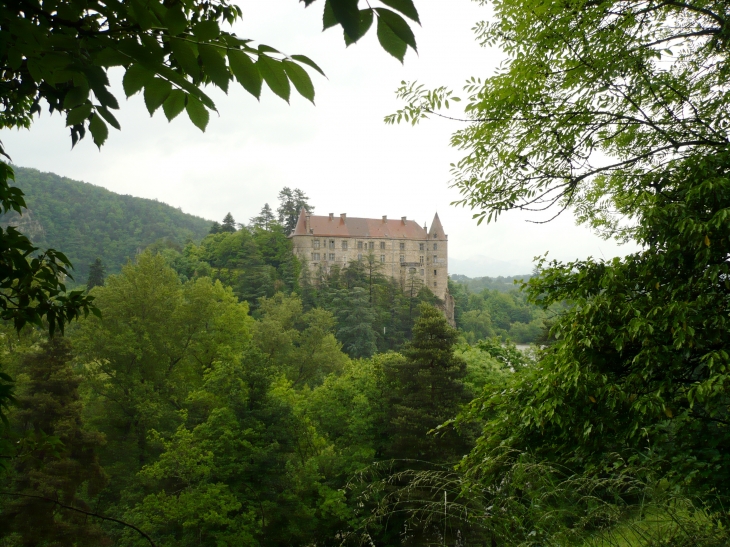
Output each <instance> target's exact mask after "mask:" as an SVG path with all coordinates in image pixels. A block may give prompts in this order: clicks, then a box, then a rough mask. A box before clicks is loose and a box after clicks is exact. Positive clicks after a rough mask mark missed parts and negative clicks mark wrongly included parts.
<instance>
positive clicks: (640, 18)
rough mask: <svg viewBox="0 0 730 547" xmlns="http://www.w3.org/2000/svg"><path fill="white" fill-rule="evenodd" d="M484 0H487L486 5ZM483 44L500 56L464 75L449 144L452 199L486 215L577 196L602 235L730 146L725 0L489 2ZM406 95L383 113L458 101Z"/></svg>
mask: <svg viewBox="0 0 730 547" xmlns="http://www.w3.org/2000/svg"><path fill="white" fill-rule="evenodd" d="M482 3H486V2H482ZM491 5H492V6H493V9H494V22H482V23H479V24H478V25H477V26H476V36H477V40H478V41H479V42H480V43H482V44H483V45H498V46H499V47H500V48H501V49H502V50H503V51H505V52H506V54H507V55H508V60H507V62H506V63H504V64H503V65H502V66H501V68H500V69H499V70H498V71H497V73H496V74H495V75H493V76H491V77H488V78H485V79H481V78H474V77H472V78H470V79H469V80H468V81H467V82H466V85H465V87H464V91H465V92H466V94H467V100H466V106H465V109H464V111H465V114H466V119H465V120H464V121H465V122H467V125H466V126H465V127H463V128H462V129H459V130H458V131H456V132H455V133H454V134H453V136H452V140H451V144H452V145H453V146H454V147H456V148H458V149H459V150H462V151H463V152H464V156H463V157H462V159H461V160H459V161H458V162H457V163H456V164H454V165H453V166H452V175H453V184H454V186H455V187H457V188H458V189H459V190H460V192H461V193H462V195H463V198H462V199H461V200H460V201H459V202H458V203H459V204H461V205H465V206H469V207H470V208H472V209H474V210H475V214H474V217H475V218H477V219H479V221H480V222H481V221H483V220H487V221H491V220H494V219H496V217H497V216H498V215H499V214H500V213H502V212H504V211H508V210H511V209H522V210H528V211H540V210H545V209H548V208H550V207H552V206H557V208H558V209H559V210H562V209H563V208H566V207H569V206H572V207H575V208H576V209H577V212H578V218H579V220H581V221H584V222H588V223H590V224H591V225H592V226H593V227H594V228H598V229H599V230H601V231H602V232H603V233H604V235H606V236H610V235H618V236H622V237H631V234H632V233H633V227H632V226H625V224H624V223H622V222H621V219H622V218H623V217H624V216H627V215H628V216H636V215H638V212H639V211H640V209H641V207H642V206H643V205H644V204H645V201H644V197H643V196H640V197H637V194H638V193H640V192H641V191H642V190H644V189H646V190H649V189H655V190H656V191H660V190H661V188H662V185H663V180H662V177H656V176H655V174H656V173H658V172H668V171H670V170H672V169H674V168H676V167H678V166H680V165H682V164H684V163H685V162H688V161H690V162H691V161H692V158H693V157H695V156H696V155H698V154H699V155H704V154H708V153H711V152H712V151H713V150H718V149H720V150H721V149H725V148H727V146H728V142H729V140H728V130H729V128H730V110H729V108H728V105H730V101H728V92H729V91H730V88H729V87H728V83H727V82H728V70H729V68H728V67H729V66H730V65H728V62H727V61H728V53H729V51H730V50H729V48H728V46H729V45H730V42H729V39H730V34H729V33H728V28H730V26H729V24H730V23H728V21H729V19H728V18H729V17H730V10H729V8H728V4H727V2H722V1H719V0H691V1H689V2H659V1H655V0H610V1H606V2H585V1H583V0H569V1H567V2H542V1H541V0H497V1H495V2H493V3H492V4H491ZM398 95H399V96H400V97H401V98H403V99H405V100H406V101H407V105H406V106H405V107H404V108H403V109H402V110H400V111H398V112H397V113H395V114H393V115H391V116H388V117H387V118H386V121H387V122H390V123H396V122H399V121H403V120H405V121H411V122H412V123H417V122H418V121H419V120H421V119H423V118H425V117H428V116H429V115H431V114H433V113H436V112H438V111H439V110H441V109H442V108H448V107H449V105H450V101H453V100H456V99H455V98H454V97H453V95H452V92H451V91H450V90H448V89H446V88H444V87H441V88H437V89H434V90H427V89H425V88H424V87H423V86H422V85H419V84H417V83H405V82H404V83H403V86H402V87H401V88H400V89H399V90H398Z"/></svg>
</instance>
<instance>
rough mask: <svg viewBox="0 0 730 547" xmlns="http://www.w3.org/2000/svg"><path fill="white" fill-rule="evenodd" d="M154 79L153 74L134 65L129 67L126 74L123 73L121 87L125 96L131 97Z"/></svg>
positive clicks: (140, 66)
mask: <svg viewBox="0 0 730 547" xmlns="http://www.w3.org/2000/svg"><path fill="white" fill-rule="evenodd" d="M154 77H155V75H154V73H153V72H152V71H150V70H147V69H146V68H144V67H143V66H142V65H139V64H134V65H132V66H130V67H129V68H128V69H127V72H125V73H124V78H123V79H122V87H124V93H125V95H126V96H127V97H131V96H132V95H134V94H135V93H137V92H138V91H139V90H140V89H142V88H143V87H144V86H145V85H146V84H147V82H149V81H150V80H152V78H154Z"/></svg>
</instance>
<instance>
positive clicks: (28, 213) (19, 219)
mask: <svg viewBox="0 0 730 547" xmlns="http://www.w3.org/2000/svg"><path fill="white" fill-rule="evenodd" d="M8 226H13V227H14V228H17V229H18V230H19V231H20V232H22V233H23V234H24V235H26V236H27V237H28V238H29V239H30V240H31V241H32V242H33V243H34V244H35V245H39V244H40V243H41V242H43V241H44V240H45V239H46V230H45V229H44V228H43V225H42V224H41V223H40V221H39V220H38V219H37V218H36V217H35V216H34V213H33V211H32V210H31V209H25V210H24V211H23V214H22V215H19V214H18V213H16V212H15V211H11V212H9V213H5V214H4V215H0V227H2V228H7V227H8Z"/></svg>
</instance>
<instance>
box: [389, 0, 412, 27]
mask: <svg viewBox="0 0 730 547" xmlns="http://www.w3.org/2000/svg"><path fill="white" fill-rule="evenodd" d="M380 1H381V2H382V3H383V4H385V5H386V6H390V7H391V8H393V9H395V10H398V11H399V12H401V13H402V14H403V15H405V16H406V17H409V18H410V19H413V20H414V21H415V22H416V23H418V24H420V23H421V21H420V20H419V19H418V11H416V6H414V5H413V0H380Z"/></svg>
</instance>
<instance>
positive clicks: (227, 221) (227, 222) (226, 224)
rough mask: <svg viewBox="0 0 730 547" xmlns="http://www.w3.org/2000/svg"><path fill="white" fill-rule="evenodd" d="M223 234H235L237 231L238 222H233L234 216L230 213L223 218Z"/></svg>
mask: <svg viewBox="0 0 730 547" xmlns="http://www.w3.org/2000/svg"><path fill="white" fill-rule="evenodd" d="M220 231H221V232H235V231H236V221H235V220H233V215H231V213H228V214H227V215H226V216H225V217H224V218H223V223H222V224H221V230H220Z"/></svg>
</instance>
